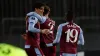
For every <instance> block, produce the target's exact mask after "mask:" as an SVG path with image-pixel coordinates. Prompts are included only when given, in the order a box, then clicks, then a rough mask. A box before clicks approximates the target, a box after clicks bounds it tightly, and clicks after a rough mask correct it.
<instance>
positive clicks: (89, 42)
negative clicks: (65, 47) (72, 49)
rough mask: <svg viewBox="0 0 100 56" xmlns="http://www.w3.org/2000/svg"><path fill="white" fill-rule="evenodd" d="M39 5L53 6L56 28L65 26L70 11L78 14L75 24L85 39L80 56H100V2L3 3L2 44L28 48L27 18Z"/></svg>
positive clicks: (18, 0) (0, 20)
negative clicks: (81, 30) (60, 25)
mask: <svg viewBox="0 0 100 56" xmlns="http://www.w3.org/2000/svg"><path fill="white" fill-rule="evenodd" d="M36 1H41V2H44V3H47V4H48V5H49V6H50V8H51V18H52V19H53V20H55V21H56V27H57V26H58V25H59V24H60V23H63V22H65V20H64V15H65V14H66V13H67V11H68V10H69V9H70V10H72V11H73V12H75V15H76V18H75V22H76V23H77V24H78V25H80V26H81V28H82V29H83V31H84V38H85V45H84V46H78V56H97V55H98V56H100V54H99V53H100V44H99V43H100V7H99V5H100V0H0V42H3V43H9V44H12V45H15V46H18V47H21V48H23V47H24V40H23V39H22V38H21V34H22V33H24V32H25V15H26V13H28V12H30V11H32V5H33V4H34V3H35V2H36ZM58 50H59V49H57V53H59V52H58Z"/></svg>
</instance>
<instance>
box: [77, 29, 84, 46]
mask: <svg viewBox="0 0 100 56" xmlns="http://www.w3.org/2000/svg"><path fill="white" fill-rule="evenodd" d="M78 44H81V45H84V36H83V31H82V29H81V28H80V34H79V41H78Z"/></svg>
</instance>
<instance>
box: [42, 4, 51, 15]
mask: <svg viewBox="0 0 100 56" xmlns="http://www.w3.org/2000/svg"><path fill="white" fill-rule="evenodd" d="M49 12H50V7H49V6H47V5H45V7H44V12H43V16H45V15H46V14H47V13H49Z"/></svg>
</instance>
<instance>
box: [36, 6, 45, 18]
mask: <svg viewBox="0 0 100 56" xmlns="http://www.w3.org/2000/svg"><path fill="white" fill-rule="evenodd" d="M36 10H37V13H38V14H39V15H41V16H42V15H43V12H44V7H40V8H37V9H36Z"/></svg>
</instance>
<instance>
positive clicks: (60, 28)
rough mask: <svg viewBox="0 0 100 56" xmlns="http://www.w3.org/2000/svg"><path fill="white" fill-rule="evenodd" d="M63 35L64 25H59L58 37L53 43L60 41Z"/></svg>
mask: <svg viewBox="0 0 100 56" xmlns="http://www.w3.org/2000/svg"><path fill="white" fill-rule="evenodd" d="M61 35H62V25H59V26H58V30H57V33H56V38H55V40H54V41H53V43H59V42H60V38H61Z"/></svg>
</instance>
